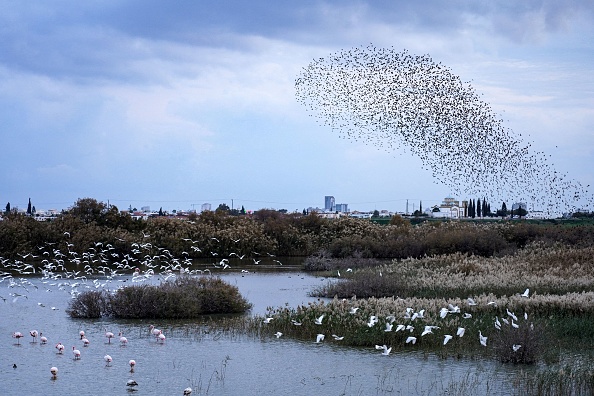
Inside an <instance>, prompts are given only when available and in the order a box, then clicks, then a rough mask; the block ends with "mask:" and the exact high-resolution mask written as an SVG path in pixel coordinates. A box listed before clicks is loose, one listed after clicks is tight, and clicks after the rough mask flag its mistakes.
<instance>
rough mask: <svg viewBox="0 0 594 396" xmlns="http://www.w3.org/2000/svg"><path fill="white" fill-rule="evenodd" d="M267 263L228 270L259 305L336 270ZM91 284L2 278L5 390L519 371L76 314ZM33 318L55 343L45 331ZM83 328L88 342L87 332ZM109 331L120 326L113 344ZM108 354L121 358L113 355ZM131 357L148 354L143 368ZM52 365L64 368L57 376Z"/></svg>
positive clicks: (349, 387)
mask: <svg viewBox="0 0 594 396" xmlns="http://www.w3.org/2000/svg"><path fill="white" fill-rule="evenodd" d="M258 270H259V268H251V269H250V272H249V273H240V272H222V273H220V274H217V275H220V276H221V277H222V278H223V279H225V280H226V281H228V282H229V283H231V284H233V285H236V286H237V287H238V288H239V290H240V292H241V293H242V294H243V296H244V297H246V298H247V299H248V300H249V301H250V302H251V303H252V304H253V309H252V311H251V313H250V314H260V315H262V314H264V313H265V312H266V307H268V306H273V307H276V306H284V305H285V304H288V305H289V306H292V307H295V306H297V305H299V304H304V303H307V302H309V301H316V300H317V298H313V297H309V296H308V292H309V291H310V290H311V289H312V288H314V287H316V286H318V285H320V284H323V282H328V281H329V280H327V279H324V278H319V277H315V276H312V275H310V274H305V273H302V272H298V271H294V270H293V269H291V270H288V271H287V270H285V271H283V272H269V271H258ZM130 278H131V276H119V277H114V278H113V279H111V280H110V282H108V283H107V285H106V287H110V288H116V287H118V286H120V285H122V284H125V282H130ZM96 280H97V281H99V282H106V281H107V279H106V278H96ZM153 281H154V280H153ZM11 282H12V283H11ZM74 283H79V284H78V285H75V286H73V284H74ZM11 285H12V286H11ZM85 285H88V286H91V287H94V284H93V282H92V279H87V280H77V281H74V280H72V279H70V280H64V281H62V282H60V281H59V280H57V281H47V280H42V279H41V278H40V277H37V278H35V277H33V278H23V279H18V278H16V276H15V279H9V278H7V279H4V280H3V281H2V282H1V283H0V296H2V297H3V298H5V299H6V301H4V302H2V301H0V314H1V317H2V320H1V322H0V356H2V359H1V361H2V364H1V365H0V383H1V384H2V390H1V391H0V393H1V394H2V395H15V396H16V395H78V394H84V395H94V394H108V395H124V394H130V393H133V394H137V395H182V394H183V390H184V389H185V388H187V387H191V388H192V389H193V393H192V395H207V394H208V395H436V394H446V393H447V394H460V393H461V394H476V395H485V394H490V395H507V394H510V392H509V389H510V386H511V385H510V381H511V378H512V376H513V374H514V372H515V370H516V369H515V368H514V367H513V366H509V365H502V364H500V363H498V362H495V361H491V360H488V361H487V360H481V359H441V358H438V357H436V356H434V355H432V354H425V353H423V352H420V351H412V352H406V353H404V352H402V353H401V352H399V353H393V354H390V355H388V356H383V355H381V353H380V352H379V351H376V350H375V349H372V348H351V347H342V346H340V345H337V344H336V343H324V342H322V343H315V342H314V341H315V340H311V341H309V340H307V341H302V340H301V341H300V340H291V339H288V338H284V337H280V338H276V337H264V338H260V337H255V336H248V335H238V334H228V333H221V332H218V331H215V330H209V327H208V325H207V324H205V320H202V319H201V320H195V321H158V322H155V323H152V322H150V321H144V320H142V321H130V320H122V321H116V320H112V319H102V320H80V319H71V318H70V317H69V316H68V315H67V314H66V312H65V309H66V307H67V306H68V301H69V300H70V299H71V298H72V297H71V292H72V290H73V289H78V290H80V291H83V290H84V289H83V287H84V286H85ZM9 293H13V294H14V293H18V294H22V296H16V297H15V296H11V295H9ZM40 304H41V305H40ZM52 307H53V308H54V309H52ZM209 320H216V318H212V319H209ZM206 323H207V321H206ZM150 324H154V325H155V326H156V327H157V328H159V329H162V330H163V333H164V334H165V336H166V340H165V341H164V342H163V343H160V342H158V341H157V340H156V339H155V337H153V336H151V335H150V333H149V325H150ZM32 329H36V330H37V331H40V332H42V333H43V335H44V336H46V337H47V338H48V343H47V344H45V345H43V344H41V343H40V342H39V340H37V341H36V342H33V339H32V337H30V336H29V331H30V330H32ZM81 330H82V331H84V332H85V334H86V337H87V338H88V339H89V341H90V344H89V346H88V347H84V346H83V344H82V342H81V340H80V337H79V331H81ZM15 331H20V332H21V333H23V335H24V337H23V338H21V339H20V340H18V344H17V340H16V339H15V338H12V337H11V335H12V334H13V332H15ZM106 331H111V332H113V333H115V335H116V337H115V338H114V339H112V340H111V342H109V343H108V341H107V338H106V337H105V332H106ZM120 331H121V332H123V335H124V336H126V337H127V339H128V343H127V345H126V346H121V345H120V342H119V340H118V333H119V332H120ZM58 342H61V343H62V344H63V345H64V346H65V350H64V353H63V354H58V353H57V349H56V348H55V345H56V344H57V343H58ZM73 346H74V347H76V348H77V349H79V350H80V351H81V358H80V360H74V358H73V353H72V347H73ZM105 355H110V356H111V357H112V359H113V361H112V362H111V364H110V365H109V366H108V365H106V362H105V361H104V356H105ZM130 359H134V360H135V361H136V366H135V370H134V372H130V366H129V365H128V362H129V360H130ZM13 365H16V368H13ZM52 366H55V367H57V368H58V370H59V373H58V375H57V378H56V379H52V376H51V374H50V368H51V367H52ZM129 379H134V380H135V381H136V382H137V383H138V386H137V387H135V388H134V389H135V390H132V389H130V388H128V387H127V386H126V382H127V381H128V380H129Z"/></svg>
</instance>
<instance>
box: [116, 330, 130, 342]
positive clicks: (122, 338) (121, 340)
mask: <svg viewBox="0 0 594 396" xmlns="http://www.w3.org/2000/svg"><path fill="white" fill-rule="evenodd" d="M118 335H119V337H120V344H122V346H126V344H128V339H127V338H126V337H124V336H123V335H122V332H121V331H120V334H118Z"/></svg>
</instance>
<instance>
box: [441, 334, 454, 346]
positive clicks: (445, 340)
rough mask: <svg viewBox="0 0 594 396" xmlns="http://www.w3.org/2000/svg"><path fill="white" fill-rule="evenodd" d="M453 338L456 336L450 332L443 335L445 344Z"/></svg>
mask: <svg viewBox="0 0 594 396" xmlns="http://www.w3.org/2000/svg"><path fill="white" fill-rule="evenodd" d="M452 338H454V337H452V336H451V335H449V334H446V335H444V336H443V345H445V344H447V343H448V341H450V340H451V339H452Z"/></svg>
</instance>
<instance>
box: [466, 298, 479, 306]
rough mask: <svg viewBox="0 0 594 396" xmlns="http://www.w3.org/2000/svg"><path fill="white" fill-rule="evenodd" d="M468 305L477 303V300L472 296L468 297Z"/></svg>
mask: <svg viewBox="0 0 594 396" xmlns="http://www.w3.org/2000/svg"><path fill="white" fill-rule="evenodd" d="M468 305H470V306H473V305H477V303H476V301H474V299H473V298H472V297H468Z"/></svg>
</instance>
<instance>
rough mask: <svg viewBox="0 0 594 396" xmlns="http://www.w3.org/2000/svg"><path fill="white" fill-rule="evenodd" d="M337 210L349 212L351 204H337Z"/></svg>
mask: <svg viewBox="0 0 594 396" xmlns="http://www.w3.org/2000/svg"><path fill="white" fill-rule="evenodd" d="M335 210H336V211H337V212H340V213H348V212H349V204H336V206H335Z"/></svg>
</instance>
